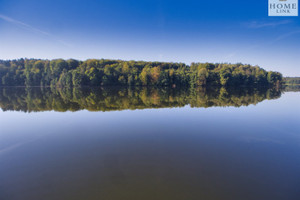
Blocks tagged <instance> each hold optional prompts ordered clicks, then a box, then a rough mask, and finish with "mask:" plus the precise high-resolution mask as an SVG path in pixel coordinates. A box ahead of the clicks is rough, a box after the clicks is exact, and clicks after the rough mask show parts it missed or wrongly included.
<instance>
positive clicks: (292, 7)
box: [269, 0, 298, 16]
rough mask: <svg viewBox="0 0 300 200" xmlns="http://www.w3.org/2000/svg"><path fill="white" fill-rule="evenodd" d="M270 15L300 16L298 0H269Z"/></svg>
mask: <svg viewBox="0 0 300 200" xmlns="http://www.w3.org/2000/svg"><path fill="white" fill-rule="evenodd" d="M269 16H298V0H269Z"/></svg>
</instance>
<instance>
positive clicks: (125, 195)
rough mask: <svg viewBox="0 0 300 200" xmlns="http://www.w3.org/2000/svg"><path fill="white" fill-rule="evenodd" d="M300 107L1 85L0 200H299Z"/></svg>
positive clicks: (260, 93) (207, 94)
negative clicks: (2, 86) (6, 86)
mask: <svg viewBox="0 0 300 200" xmlns="http://www.w3.org/2000/svg"><path fill="white" fill-rule="evenodd" d="M299 102H300V93H299V92H293V91H292V92H283V91H278V90H275V89H273V90H264V89H262V90H255V89H245V88H244V89H240V90H238V91H236V90H234V91H229V90H226V89H224V88H221V89H220V88H219V89H203V88H202V89H162V90H156V89H145V88H142V89H116V88H112V89H99V88H98V89H97V88H96V89H90V88H89V89H82V90H78V89H74V90H53V89H52V90H51V89H49V88H48V89H41V88H27V89H26V88H0V107H1V108H2V110H3V111H0V199H1V200H40V199H43V200H48V199H51V200H66V199H67V200H69V199H70V200H72V199H74V200H77V199H78V200H82V199H85V200H98V199H104V200H134V199H137V200H158V199H162V200H186V199H188V200H193V199H195V200H199V199H204V200H219V199H220V200H221V199H222V200H248V199H249V200H277V199H278V200H299V199H300V156H299V155H300V123H299V122H300V119H299V113H300V106H299ZM104 111H105V112H104Z"/></svg>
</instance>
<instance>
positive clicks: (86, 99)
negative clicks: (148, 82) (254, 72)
mask: <svg viewBox="0 0 300 200" xmlns="http://www.w3.org/2000/svg"><path fill="white" fill-rule="evenodd" d="M280 96H281V89H277V88H276V87H273V88H266V87H258V88H255V87H246V88H237V87H233V88H232V87H227V88H226V87H197V88H192V87H190V88H183V87H181V88H171V87H159V88H157V87H108V88H106V87H104V88H103V87H83V88H76V87H73V88H54V87H52V88H51V87H11V88H7V87H1V88H0V108H1V109H2V110H3V111H9V110H13V111H23V112H39V111H50V110H55V111H59V112H65V111H78V110H83V109H86V110H89V111H113V110H128V109H131V110H134V109H145V108H171V107H183V106H186V105H190V106H191V107H205V108H208V107H215V106H218V107H225V106H234V107H240V106H248V105H251V104H254V105H255V104H257V103H259V102H261V101H263V100H265V99H276V98H279V97H280Z"/></svg>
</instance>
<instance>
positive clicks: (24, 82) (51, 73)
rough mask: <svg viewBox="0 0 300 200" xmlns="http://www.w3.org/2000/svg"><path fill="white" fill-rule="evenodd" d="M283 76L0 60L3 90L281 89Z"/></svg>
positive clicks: (246, 68)
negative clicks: (110, 87)
mask: <svg viewBox="0 0 300 200" xmlns="http://www.w3.org/2000/svg"><path fill="white" fill-rule="evenodd" d="M281 82H282V75H281V74H280V73H278V72H272V71H266V70H264V69H262V68H260V67H258V66H251V65H244V64H240V63H237V64H226V63H216V64H212V63H192V64H191V65H190V66H187V65H185V64H184V63H167V62H144V61H121V60H105V59H101V60H96V59H90V60H86V61H78V60H74V59H69V60H63V59H56V60H40V59H18V60H0V86H55V87H80V86H106V85H126V86H192V87H194V86H200V85H201V86H203V85H221V86H241V85H245V86H249V85H250V86H252V85H260V86H262V85H263V86H266V85H279V84H281Z"/></svg>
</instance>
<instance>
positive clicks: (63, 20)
mask: <svg viewBox="0 0 300 200" xmlns="http://www.w3.org/2000/svg"><path fill="white" fill-rule="evenodd" d="M299 55H300V18H299V17H268V0H249V1H241V0H227V1H224V0H214V1H208V0H205V1H204V0H185V1H178V0H164V1H163V0H151V1H150V0H98V1H96V0H94V1H93V0H0V59H15V58H21V57H27V58H46V59H53V58H75V59H81V60H85V59H88V58H109V59H123V60H146V61H172V62H185V63H187V64H190V63H191V62H231V63H236V62H242V63H249V64H253V65H259V66H261V67H263V68H265V69H267V70H274V71H280V72H282V73H283V74H284V75H285V76H300V56H299Z"/></svg>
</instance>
